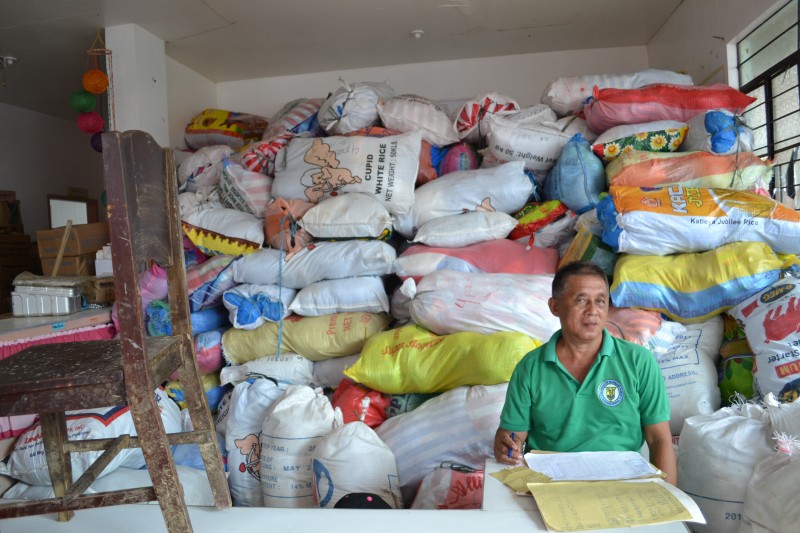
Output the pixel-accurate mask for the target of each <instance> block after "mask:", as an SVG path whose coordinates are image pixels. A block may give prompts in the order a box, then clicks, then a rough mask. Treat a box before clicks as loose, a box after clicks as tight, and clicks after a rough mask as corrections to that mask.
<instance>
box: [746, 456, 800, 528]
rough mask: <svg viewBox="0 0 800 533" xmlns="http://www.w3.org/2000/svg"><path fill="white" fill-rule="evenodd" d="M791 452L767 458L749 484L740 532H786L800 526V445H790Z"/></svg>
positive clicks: (758, 467)
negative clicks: (799, 489) (799, 486)
mask: <svg viewBox="0 0 800 533" xmlns="http://www.w3.org/2000/svg"><path fill="white" fill-rule="evenodd" d="M786 447H787V451H789V452H790V453H789V454H787V453H782V452H780V451H779V452H778V453H776V454H774V455H771V456H769V457H766V458H764V459H762V460H761V462H759V463H758V464H757V465H756V466H755V468H754V469H753V473H752V475H751V476H750V479H749V480H748V481H747V491H746V492H745V498H744V509H743V510H742V523H741V525H740V526H739V533H768V532H769V533H784V532H789V531H797V529H798V526H800V506H798V505H797V480H798V479H800V445H798V444H797V443H796V441H795V443H794V444H788V445H786Z"/></svg>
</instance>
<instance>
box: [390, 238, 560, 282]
mask: <svg viewBox="0 0 800 533" xmlns="http://www.w3.org/2000/svg"><path fill="white" fill-rule="evenodd" d="M557 267H558V250H556V249H555V248H535V247H534V248H531V249H530V250H528V249H526V248H525V245H524V244H522V243H519V242H515V241H512V240H510V239H494V240H491V241H484V242H479V243H477V244H470V245H469V246H464V247H463V248H434V247H433V246H425V245H424V244H414V245H412V246H410V247H409V248H408V249H407V250H406V251H405V252H403V253H402V254H400V256H399V257H398V258H397V259H396V260H395V262H394V270H395V273H396V274H397V275H398V276H399V277H400V278H401V279H403V280H405V279H406V278H409V277H411V278H414V279H415V280H416V281H419V279H421V278H422V276H427V275H428V274H430V273H431V272H435V271H437V270H457V271H459V272H473V273H479V272H485V273H498V274H499V273H504V274H554V273H555V271H556V268H557Z"/></svg>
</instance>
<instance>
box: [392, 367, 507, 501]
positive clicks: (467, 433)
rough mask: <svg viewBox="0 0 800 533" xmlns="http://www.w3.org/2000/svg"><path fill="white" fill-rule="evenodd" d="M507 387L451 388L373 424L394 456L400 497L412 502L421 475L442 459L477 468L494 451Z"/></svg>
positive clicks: (481, 465) (499, 385)
mask: <svg viewBox="0 0 800 533" xmlns="http://www.w3.org/2000/svg"><path fill="white" fill-rule="evenodd" d="M507 389H508V384H507V383H500V384H498V385H490V386H484V385H475V386H472V387H457V388H455V389H451V390H449V391H447V392H444V393H442V394H440V395H439V396H436V397H435V398H431V399H430V400H428V401H426V402H425V403H423V404H422V405H420V406H419V407H417V408H416V409H414V410H413V411H410V412H407V413H403V414H400V415H397V416H393V417H391V418H389V419H388V420H387V421H386V422H384V423H383V424H381V425H380V426H379V427H378V429H377V430H376V433H377V434H378V436H379V437H380V438H381V439H382V440H383V442H385V443H386V444H387V445H388V446H389V448H391V449H392V451H393V452H394V456H395V458H396V459H397V473H398V474H399V475H400V485H401V487H402V491H403V500H404V501H413V500H414V494H415V493H416V490H417V487H418V486H419V482H420V481H422V478H424V477H425V476H426V475H427V474H428V473H429V472H430V471H431V470H433V469H434V468H436V467H438V466H439V465H440V464H442V462H444V461H452V462H454V463H459V464H464V465H467V466H469V467H471V468H474V469H476V470H477V469H480V468H483V465H484V463H485V462H486V458H487V457H492V456H493V454H494V452H493V451H492V443H493V442H494V434H495V431H497V427H498V426H499V425H500V411H502V409H503V404H504V403H505V400H506V390H507ZM420 443H425V444H424V446H420ZM454 443H458V444H457V445H454Z"/></svg>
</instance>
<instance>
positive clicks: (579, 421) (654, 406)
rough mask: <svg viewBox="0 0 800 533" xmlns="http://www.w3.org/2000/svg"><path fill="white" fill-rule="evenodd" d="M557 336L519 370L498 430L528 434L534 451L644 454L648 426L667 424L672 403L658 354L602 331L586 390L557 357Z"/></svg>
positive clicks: (586, 380)
mask: <svg viewBox="0 0 800 533" xmlns="http://www.w3.org/2000/svg"><path fill="white" fill-rule="evenodd" d="M560 337H561V331H557V332H556V333H555V334H553V336H552V337H551V338H550V340H549V341H548V342H547V343H546V344H544V345H542V346H540V347H538V348H536V349H535V350H533V351H531V352H530V353H528V354H527V355H526V356H525V357H524V358H522V360H521V361H520V362H519V364H517V367H516V368H515V369H514V373H513V374H512V376H511V381H510V383H509V385H508V392H507V393H506V403H505V405H504V406H503V412H502V414H501V416H500V427H501V428H503V429H505V430H507V431H528V449H534V450H549V451H561V452H573V451H610V450H620V451H622V450H630V451H639V449H640V448H641V447H642V444H643V443H644V433H643V431H642V426H645V425H650V424H656V423H658V422H664V421H666V420H669V398H668V397H667V390H666V387H665V386H664V379H663V377H662V376H661V370H660V369H659V367H658V363H657V362H656V360H655V358H654V357H653V355H652V354H651V353H650V351H649V350H647V349H646V348H644V347H642V346H639V345H638V344H634V343H632V342H628V341H624V340H622V339H618V338H616V337H612V336H611V335H610V334H609V333H608V331H606V330H603V343H602V345H601V346H600V352H599V354H598V357H597V360H596V361H595V362H594V365H592V368H591V369H590V370H589V373H588V374H587V376H586V379H585V380H584V381H583V384H580V383H578V381H577V380H576V379H575V378H573V377H572V375H570V373H569V372H567V370H566V369H565V368H564V366H563V365H562V364H561V362H560V361H559V360H558V358H557V357H556V341H558V339H559V338H560Z"/></svg>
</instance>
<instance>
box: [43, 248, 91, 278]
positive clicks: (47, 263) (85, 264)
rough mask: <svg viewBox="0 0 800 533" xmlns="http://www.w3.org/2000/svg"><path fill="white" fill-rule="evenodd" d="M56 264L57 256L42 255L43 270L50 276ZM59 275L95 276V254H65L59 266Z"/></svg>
mask: <svg viewBox="0 0 800 533" xmlns="http://www.w3.org/2000/svg"><path fill="white" fill-rule="evenodd" d="M55 264H56V258H55V257H42V271H43V272H44V274H45V275H47V276H49V275H51V274H52V273H53V267H54V266H55ZM57 275H58V276H94V254H93V253H92V254H85V255H65V256H64V257H62V258H61V265H60V266H59V267H58V274H57Z"/></svg>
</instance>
